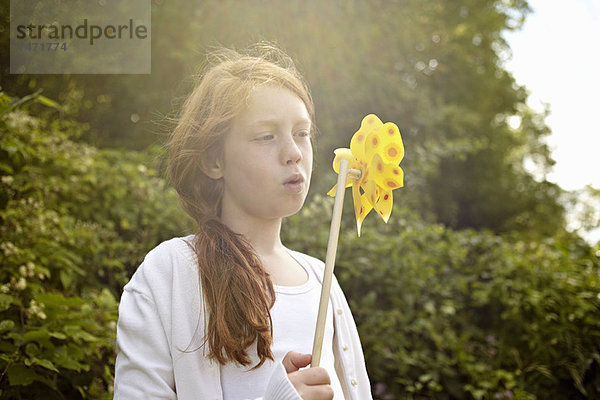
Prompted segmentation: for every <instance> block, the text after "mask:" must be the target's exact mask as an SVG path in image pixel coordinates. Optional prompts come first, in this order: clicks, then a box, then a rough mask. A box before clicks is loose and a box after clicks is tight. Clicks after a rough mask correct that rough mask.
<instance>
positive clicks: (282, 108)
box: [235, 85, 311, 125]
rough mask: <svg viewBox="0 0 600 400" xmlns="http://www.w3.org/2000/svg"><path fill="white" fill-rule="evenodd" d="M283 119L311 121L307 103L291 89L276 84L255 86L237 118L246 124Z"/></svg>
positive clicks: (271, 122) (273, 121)
mask: <svg viewBox="0 0 600 400" xmlns="http://www.w3.org/2000/svg"><path fill="white" fill-rule="evenodd" d="M282 119H293V120H296V121H297V122H306V123H310V122H311V119H310V116H309V114H308V110H307V108H306V105H305V104H304V102H303V101H302V99H300V97H298V96H297V95H296V94H295V93H293V92H292V91H291V90H289V89H286V88H284V87H280V86H275V85H260V86H256V87H254V88H253V89H252V90H251V91H250V93H249V95H248V98H247V100H246V106H245V107H244V108H243V109H242V110H241V112H240V113H239V114H238V115H237V116H236V118H235V120H236V121H237V122H238V123H244V125H257V124H275V123H277V122H278V121H281V120H282Z"/></svg>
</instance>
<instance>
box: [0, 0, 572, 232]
mask: <svg viewBox="0 0 600 400" xmlns="http://www.w3.org/2000/svg"><path fill="white" fill-rule="evenodd" d="M528 11H529V9H528V5H527V2H526V1H524V0H502V1H500V0H469V1H462V2H459V3H457V2H439V1H433V0H418V1H417V0H398V1H393V2H392V1H376V0H371V1H354V0H342V1H327V2H321V1H317V0H308V1H300V0H291V1H286V2H273V1H266V0H251V1H244V2H239V1H235V0H224V1H215V0H208V1H201V2H192V1H188V0H172V1H169V2H163V1H160V0H155V1H153V2H152V15H153V19H152V40H153V44H152V45H153V48H152V55H153V56H152V71H153V72H152V74H151V75H137V76H135V75H132V76H127V75H122V76H111V75H90V76H85V75H83V76H80V75H76V76H75V75H72V76H67V75H65V76H43V75H33V76H19V75H13V76H11V75H8V74H3V77H2V79H1V81H0V85H2V87H4V88H5V89H6V90H8V91H9V92H11V93H13V94H15V95H20V96H22V95H25V94H27V93H29V92H31V91H32V90H33V89H35V88H37V87H42V88H44V90H45V92H44V93H45V94H46V95H47V96H49V97H52V98H55V99H58V100H59V101H60V102H61V103H62V104H64V105H65V108H66V110H70V112H71V113H73V115H76V116H77V118H78V119H79V120H81V121H84V122H85V123H88V124H89V125H90V127H91V129H90V130H89V133H88V134H86V135H85V136H84V139H85V140H86V141H88V142H91V143H93V144H96V145H99V146H102V147H122V146H124V147H127V148H131V149H142V148H145V147H147V146H148V145H150V144H156V143H162V142H163V141H164V136H163V134H164V133H165V130H168V129H169V124H168V123H165V124H163V122H165V121H167V120H168V119H166V118H164V117H165V116H167V115H170V113H171V112H172V110H174V109H176V108H177V104H178V101H179V100H180V99H181V97H182V96H183V95H184V94H185V93H186V91H187V90H188V89H189V87H190V86H191V83H192V82H191V79H190V78H189V77H190V75H191V74H193V73H194V72H195V71H197V70H198V69H199V67H200V66H201V63H202V60H203V57H204V53H205V51H206V50H207V49H208V48H209V47H210V46H211V45H224V46H232V47H238V48H244V47H246V46H247V45H249V44H251V43H254V42H257V41H260V40H267V41H273V42H276V43H277V44H278V45H280V46H281V47H283V48H284V49H285V50H286V51H287V52H289V53H290V54H291V55H292V56H293V57H294V58H295V59H296V60H297V61H298V64H299V67H300V69H301V70H302V71H303V73H304V74H305V76H306V77H307V79H308V81H309V82H310V84H311V86H312V91H313V96H314V98H315V103H316V109H317V124H318V127H319V128H320V131H321V132H322V135H321V137H320V139H319V141H318V145H317V157H316V162H317V174H315V180H314V190H313V191H314V192H323V191H324V190H326V188H327V187H328V186H330V185H331V184H332V180H333V178H332V177H330V176H328V175H326V174H322V173H319V171H326V170H328V168H329V164H330V162H331V154H332V153H331V151H332V150H333V149H334V148H336V147H340V146H343V145H345V144H346V143H347V142H348V141H349V138H350V137H351V135H352V134H353V133H354V132H355V131H356V129H357V124H358V121H360V118H361V117H362V116H364V115H366V114H368V113H370V112H376V113H377V114H378V115H380V116H381V117H382V118H383V119H384V120H391V121H395V122H397V123H398V124H399V126H400V128H401V130H402V132H403V136H404V138H405V141H406V145H407V148H408V149H410V151H409V152H407V159H406V161H405V163H406V164H405V166H406V170H407V176H406V183H407V185H408V187H410V188H411V191H410V193H411V194H410V195H407V196H405V197H408V198H405V200H404V201H406V202H409V203H410V204H411V206H412V207H413V208H415V209H416V210H418V211H419V212H420V213H421V214H422V215H423V216H425V217H427V218H432V219H433V220H436V221H439V222H442V223H444V224H446V225H448V226H451V227H454V228H458V229H461V228H468V227H472V228H477V229H479V228H487V229H492V230H494V231H495V232H500V233H502V232H527V233H528V235H530V236H531V235H534V236H537V237H547V236H551V235H553V234H557V233H560V232H561V231H563V230H564V225H565V221H564V208H563V206H562V205H561V203H560V202H559V200H560V197H561V193H562V192H561V190H560V188H558V187H557V186H556V185H553V184H551V183H549V182H547V181H545V180H544V177H543V176H542V178H541V180H536V179H533V178H532V176H531V175H530V174H529V173H528V172H527V171H525V170H524V168H523V161H524V159H525V158H528V159H531V160H535V161H536V163H537V164H538V165H539V166H540V168H541V169H542V170H547V169H548V168H549V167H550V166H551V165H552V160H551V159H550V154H549V150H548V148H547V146H546V145H545V144H544V142H543V138H544V137H545V136H546V135H547V134H548V133H549V130H548V128H547V127H546V125H545V124H544V122H543V118H540V115H536V114H534V113H532V112H531V111H530V110H529V109H527V107H526V106H525V102H526V99H527V93H526V90H525V89H524V88H522V87H519V86H517V85H516V83H515V80H514V79H513V77H512V76H511V74H510V73H508V72H507V71H506V70H505V69H504V67H503V65H502V62H503V59H504V58H505V57H507V54H508V53H509V49H508V48H507V46H506V43H505V42H504V40H503V38H502V32H503V31H505V30H510V29H518V28H519V26H520V25H521V23H522V22H523V20H524V18H525V16H526V14H527V12H528ZM2 13H3V15H2V20H3V21H4V26H5V29H4V30H3V31H1V32H0V34H1V35H3V36H4V38H6V36H7V35H8V29H6V28H7V27H8V25H7V20H8V18H7V15H6V14H7V10H3V11H2ZM2 43H3V45H4V46H6V45H7V40H4V41H2ZM2 54H3V56H2V57H3V58H4V61H7V58H8V51H6V52H2ZM3 65H4V66H5V69H6V68H8V62H5V63H3ZM511 118H512V119H514V118H517V119H519V120H520V121H521V123H520V124H518V126H516V127H515V126H510V125H509V124H508V122H509V121H510V120H511ZM157 122H158V123H157Z"/></svg>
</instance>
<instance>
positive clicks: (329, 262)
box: [311, 160, 360, 367]
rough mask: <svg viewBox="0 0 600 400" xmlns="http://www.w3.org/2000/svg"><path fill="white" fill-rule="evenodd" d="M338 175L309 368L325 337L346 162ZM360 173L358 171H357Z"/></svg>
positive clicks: (318, 355) (317, 358)
mask: <svg viewBox="0 0 600 400" xmlns="http://www.w3.org/2000/svg"><path fill="white" fill-rule="evenodd" d="M339 171H340V172H339V173H338V180H337V190H336V193H335V201H334V203H333V213H332V216H331V227H330V228H329V240H328V242H327V256H326V257H325V272H324V273H323V284H322V287H321V300H320V302H319V314H318V315H317V326H316V328H315V338H314V342H313V350H312V363H311V367H318V366H319V363H320V362H321V349H322V348H323V336H324V335H325V323H326V322H327V307H328V305H329V292H330V291H331V281H332V280H333V267H334V265H335V255H336V253H337V246H338V239H339V236H340V225H341V223H342V209H343V208H344V194H345V192H346V176H347V175H348V161H346V160H342V161H341V162H340V170H339ZM359 172H360V171H359Z"/></svg>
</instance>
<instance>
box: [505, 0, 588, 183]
mask: <svg viewBox="0 0 600 400" xmlns="http://www.w3.org/2000/svg"><path fill="white" fill-rule="evenodd" d="M529 4H530V6H531V8H532V9H533V12H532V13H530V14H529V15H528V17H527V20H526V22H525V25H524V27H523V28H522V29H521V30H519V31H516V32H514V33H509V34H506V35H505V38H506V40H507V41H508V43H509V46H510V47H511V49H512V58H510V59H509V60H508V61H507V62H506V64H505V68H506V69H507V70H509V71H511V72H512V73H513V75H514V77H515V79H516V80H517V83H519V84H521V85H525V86H526V87H527V88H528V89H529V91H530V101H529V104H530V105H531V106H532V107H533V108H535V109H537V110H542V109H543V107H542V105H541V104H542V102H543V103H547V104H549V106H550V115H549V117H548V118H547V119H546V124H547V125H548V126H549V127H550V128H551V129H552V134H551V135H550V137H549V138H548V140H547V142H548V144H549V145H550V148H551V149H552V156H553V158H554V160H555V161H556V165H555V166H554V169H553V171H552V173H551V174H550V175H548V176H547V178H548V180H549V181H552V182H556V183H558V184H559V185H560V186H561V187H562V188H563V189H566V190H575V189H580V188H582V187H584V186H585V185H592V186H593V187H595V188H600V122H599V121H598V118H599V117H600V0H569V1H565V0H529Z"/></svg>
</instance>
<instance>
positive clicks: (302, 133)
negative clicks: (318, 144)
mask: <svg viewBox="0 0 600 400" xmlns="http://www.w3.org/2000/svg"><path fill="white" fill-rule="evenodd" d="M296 136H299V137H310V131H299V132H297V133H296Z"/></svg>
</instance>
